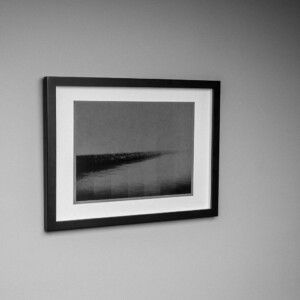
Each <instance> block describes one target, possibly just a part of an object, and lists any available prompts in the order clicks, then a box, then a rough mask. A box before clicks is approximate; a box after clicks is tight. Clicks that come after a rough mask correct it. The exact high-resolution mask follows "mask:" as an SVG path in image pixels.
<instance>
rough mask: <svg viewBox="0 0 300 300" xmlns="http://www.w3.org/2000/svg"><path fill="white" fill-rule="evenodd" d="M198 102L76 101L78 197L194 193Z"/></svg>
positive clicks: (104, 198) (94, 198) (78, 199)
mask: <svg viewBox="0 0 300 300" xmlns="http://www.w3.org/2000/svg"><path fill="white" fill-rule="evenodd" d="M193 142H194V103H193V102H118V101H116V102H105V101H101V102H94V101H75V102H74V153H75V155H76V157H75V167H74V170H75V172H76V180H75V181H76V195H75V198H76V199H75V203H82V202H87V201H116V200H128V199H130V200H132V199H144V198H145V197H146V198H149V197H157V198H160V197H166V196H176V195H191V194H192V192H193V186H192V177H193V155H194V154H193Z"/></svg>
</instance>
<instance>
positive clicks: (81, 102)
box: [44, 77, 220, 231]
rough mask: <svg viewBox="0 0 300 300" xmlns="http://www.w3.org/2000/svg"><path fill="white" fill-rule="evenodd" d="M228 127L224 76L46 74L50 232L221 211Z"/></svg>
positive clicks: (47, 191) (45, 127)
mask: <svg viewBox="0 0 300 300" xmlns="http://www.w3.org/2000/svg"><path fill="white" fill-rule="evenodd" d="M219 123H220V82H219V81H199V80H168V79H124V78H76V77H45V78H44V163H45V230H46V231H55V230H66V229H77V228H89V227H100V226H111V225H124V224H135V223H145V222H156V221H168V220H180V219H191V218H200V217H214V216H217V215H218V181H219V179H218V177H219V175H218V173H219Z"/></svg>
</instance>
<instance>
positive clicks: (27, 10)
mask: <svg viewBox="0 0 300 300" xmlns="http://www.w3.org/2000/svg"><path fill="white" fill-rule="evenodd" d="M299 9H300V6H299V2H298V1H297V0H295V1H235V0H229V1H221V0H219V1H214V0H212V1H193V0H184V1H183V0H173V1H171V0H165V1H162V0H160V1H157V0H153V1H144V0H139V1H138V0H109V1H101V0H85V1H80V0H73V1H72V0H52V1H49V0H47V1H46V0H22V1H21V0H20V1H17V0H1V1H0V97H1V101H0V105H1V107H0V131H1V147H0V157H1V172H0V185H1V188H0V241H1V246H0V265H1V267H0V298H1V299H5V300H6V299H9V300H10V299H30V300H31V299H46V300H47V299H64V300H65V299H108V300H111V299H113V300H114V299H130V300H137V299H139V300H140V299H145V300H148V299H149V300H153V299H159V300H160V299H163V300H164V299H172V300H181V299H193V300H194V299H205V300H219V299H220V300H224V299H226V300H227V299H230V300H231V299H239V300H240V299H242V300H250V299H251V300H252V299H255V300H260V299H261V300H265V299H272V300H277V299H278V300H282V299H288V300H292V299H293V300H296V299H300V285H299V282H300V255H299V253H300V235H299V226H300V221H299V214H300V201H299V200H300V187H299V186H300V184H299V183H300V182H299V178H300V118H299V114H300V100H299V83H300V82H299V81H300V70H299V59H300V45H299V41H300V36H299V25H300V22H299V20H300V11H299ZM47 75H48V76H51V75H52V76H54V75H56V76H96V77H133V78H134V77H138V78H174V79H175V78H179V79H207V80H221V81H222V94H221V97H222V98H221V101H222V105H221V143H220V145H221V151H220V216H219V217H218V218H215V219H202V220H201V219H200V220H191V221H179V222H169V223H158V224H147V225H137V226H124V227H115V228H105V229H90V230H77V231H68V232H59V233H52V234H46V233H44V231H43V151H42V149H43V134H42V86H41V78H42V77H43V76H47Z"/></svg>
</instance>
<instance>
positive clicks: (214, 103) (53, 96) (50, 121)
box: [43, 76, 221, 232]
mask: <svg viewBox="0 0 300 300" xmlns="http://www.w3.org/2000/svg"><path fill="white" fill-rule="evenodd" d="M220 85H221V83H220V81H203V80H174V79H133V78H89V77H51V76H50V77H44V79H43V93H44V94H43V97H44V191H45V195H44V229H45V231H47V232H48V231H57V230H69V229H80V228H91V227H103V226H113V225H125V224H137V223H148V222H158V221H170V220H182V219H194V218H203V217H215V216H218V191H219V135H220ZM62 87H68V88H71V89H72V88H74V91H75V92H74V93H76V88H96V89H100V90H101V89H103V88H110V89H115V88H116V89H118V88H126V89H128V88H130V89H132V90H134V89H139V90H142V91H143V89H147V90H149V89H150V90H151V89H155V90H156V91H157V92H158V93H159V92H160V90H167V91H169V90H172V91H173V92H174V93H176V92H177V91H178V92H181V91H182V90H184V91H191V90H195V91H202V90H204V91H210V93H211V115H210V116H209V118H210V126H211V127H210V128H211V132H210V145H211V146H210V155H209V157H210V161H209V162H208V164H209V168H210V173H209V177H210V178H209V180H208V181H209V185H210V186H209V187H208V189H209V191H210V197H209V198H210V199H209V202H210V204H209V207H208V208H204V209H201V208H199V209H187V210H185V209H183V210H180V209H179V210H175V211H169V212H168V211H167V212H156V213H152V212H151V213H141V214H140V213H134V214H128V215H116V216H113V215H110V216H108V217H103V216H101V217H97V216H96V217H95V216H94V217H92V218H77V217H75V218H74V219H72V218H71V219H68V220H60V219H58V218H57V213H58V204H59V203H58V197H57V183H58V179H57V166H58V163H59V162H58V159H57V156H58V154H59V153H58V148H57V144H58V141H57V135H58V130H59V129H58V126H57V120H58V117H57V101H58V99H57V91H58V88H62ZM60 101H61V100H60ZM197 101H201V99H200V100H199V99H195V103H197ZM61 119H63V118H61ZM196 155H197V153H194V156H196ZM59 184H61V183H59ZM194 184H195V185H197V182H196V183H194ZM73 191H74V190H73ZM195 201H196V199H195ZM74 205H77V204H74ZM80 205H81V204H80ZM97 205H98V204H97ZM99 205H101V203H99Z"/></svg>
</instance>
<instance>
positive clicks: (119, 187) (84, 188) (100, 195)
mask: <svg viewBox="0 0 300 300" xmlns="http://www.w3.org/2000/svg"><path fill="white" fill-rule="evenodd" d="M192 166H193V155H192V152H190V151H148V152H131V153H116V154H101V155H79V156H77V157H76V202H85V201H116V200H118V201H120V200H129V199H144V198H149V197H157V198H159V197H163V196H164V197H166V196H176V195H178V196H179V195H189V194H190V195H191V194H192V173H193V170H192Z"/></svg>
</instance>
